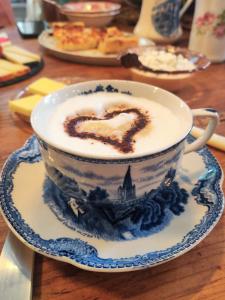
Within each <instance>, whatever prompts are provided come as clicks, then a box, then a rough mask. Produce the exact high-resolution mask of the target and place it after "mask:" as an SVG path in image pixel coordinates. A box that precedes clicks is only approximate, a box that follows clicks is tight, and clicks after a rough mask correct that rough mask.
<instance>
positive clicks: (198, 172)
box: [0, 137, 224, 272]
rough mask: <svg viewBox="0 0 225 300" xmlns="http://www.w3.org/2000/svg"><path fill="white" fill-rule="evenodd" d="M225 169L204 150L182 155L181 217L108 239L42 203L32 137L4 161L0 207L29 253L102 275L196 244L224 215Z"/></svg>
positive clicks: (40, 172) (40, 175) (37, 155)
mask: <svg viewBox="0 0 225 300" xmlns="http://www.w3.org/2000/svg"><path fill="white" fill-rule="evenodd" d="M222 177H223V175H222V170H221V168H220V166H219V164H218V162H217V161H216V159H215V158H214V156H213V155H212V154H211V152H210V151H209V150H208V149H207V148H206V147H205V148H203V149H202V150H200V151H198V152H194V153H191V154H187V155H185V156H184V158H183V161H182V164H181V168H180V171H179V172H178V175H177V177H176V181H177V182H178V184H179V186H180V187H181V188H183V189H185V190H186V191H187V192H188V200H187V203H186V204H185V205H184V210H183V212H182V214H180V215H175V214H174V215H173V217H172V218H171V219H170V220H169V222H168V223H167V224H166V226H164V227H163V228H162V229H161V230H156V231H153V232H152V233H151V234H150V235H148V236H145V237H141V238H137V239H134V240H124V241H109V240H104V239H101V238H96V237H94V236H91V235H90V234H87V233H85V232H81V231H80V230H76V228H72V227H69V226H68V224H64V222H63V219H61V218H59V217H56V215H55V214H54V209H52V208H51V207H50V206H49V203H47V202H46V201H45V199H44V196H43V195H44V193H43V184H44V181H45V170H44V164H43V162H42V160H41V156H40V152H39V148H38V144H37V140H36V138H35V137H31V138H30V139H29V140H28V141H27V143H26V144H25V145H24V146H23V147H22V148H21V149H19V150H17V151H16V152H14V153H13V154H12V155H11V156H10V157H9V158H8V160H7V161H6V163H5V165H4V167H3V171H2V178H1V185H0V206H1V211H2V214H3V217H4V219H5V220H6V222H7V224H8V226H9V227H10V229H11V230H12V231H13V232H14V233H15V234H16V235H17V237H18V238H19V239H20V240H21V241H23V242H24V243H25V244H26V245H27V246H28V247H30V248H31V249H33V250H35V251H37V252H39V253H41V254H43V255H46V256H49V257H52V258H55V259H58V260H61V261H64V262H68V263H70V264H72V265H75V266H77V267H80V268H83V269H86V270H92V271H102V272H122V271H132V270H138V269H143V268H147V267H151V266H155V265H157V264H160V263H163V262H166V261H168V260H171V259H174V258H176V257H178V256H180V255H182V254H184V253H185V252H187V251H189V250H190V249H191V248H193V247H194V246H195V245H197V244H198V243H199V242H200V241H201V240H202V239H203V238H205V237H206V236H207V235H208V234H209V232H210V231H211V230H212V229H213V227H214V226H215V225H216V223H217V222H218V220H219V219H220V216H221V214H222V212H223V207H224V200H223V193H222V189H221V185H222V180H223V178H222Z"/></svg>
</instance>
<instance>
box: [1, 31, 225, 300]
mask: <svg viewBox="0 0 225 300" xmlns="http://www.w3.org/2000/svg"><path fill="white" fill-rule="evenodd" d="M7 31H8V33H9V36H10V38H11V39H12V40H13V41H14V42H15V43H17V44H18V45H21V46H23V47H25V48H27V49H29V50H32V51H34V52H39V51H41V50H40V48H39V45H38V43H37V41H36V40H22V39H21V38H20V37H19V36H18V34H17V32H16V29H15V28H9V29H8V30H7ZM44 60H45V67H44V69H43V70H42V71H41V72H40V73H39V74H38V75H36V76H35V77H33V78H31V79H29V80H26V81H23V82H21V83H18V84H15V85H12V86H8V87H5V88H1V89H0V141H1V142H0V166H2V165H3V163H4V161H5V159H6V158H7V156H8V155H9V154H10V153H11V152H12V151H14V150H16V149H17V148H18V147H20V146H22V145H23V143H24V142H25V140H26V139H27V138H28V137H29V136H30V135H31V134H32V129H31V127H30V126H29V124H27V123H26V122H24V121H22V120H20V119H19V118H17V117H15V116H13V115H11V113H10V112H9V109H8V101H9V100H10V99H13V98H15V96H16V95H17V94H18V93H19V92H20V91H21V90H22V89H24V88H25V87H26V86H27V85H28V84H29V83H30V82H32V81H33V80H35V79H37V78H38V77H41V76H48V77H51V78H59V77H73V80H74V81H77V82H78V81H84V80H89V79H110V78H111V79H113V78H114V79H128V80H129V79H130V74H129V72H128V70H126V69H123V68H119V67H100V66H96V67H95V66H88V65H78V64H73V63H70V62H64V61H60V60H57V59H55V58H53V57H50V56H47V55H44ZM224 79H225V65H224V64H217V65H212V66H210V67H209V69H208V70H206V71H205V72H203V73H202V74H201V75H199V76H198V77H197V78H196V80H194V81H193V82H190V83H189V84H187V86H185V88H183V89H182V90H178V91H176V92H175V93H176V94H177V95H179V96H180V97H181V98H182V99H183V100H184V101H186V102H187V103H188V104H189V106H190V107H191V108H200V107H212V108H215V109H217V110H218V111H219V112H220V113H221V123H220V125H219V127H218V129H217V133H220V134H225V80H224ZM211 150H212V152H213V154H214V155H215V156H216V158H217V159H218V161H219V162H220V164H221V165H222V167H223V169H224V168H225V156H224V153H223V152H220V151H218V150H214V149H212V148H211ZM7 231H8V228H7V226H6V224H5V222H4V221H3V219H2V217H1V216H0V249H1V248H2V245H3V243H4V240H5V237H6V234H7ZM0 276H1V274H0ZM0 299H1V296H0ZM33 299H35V300H53V299H54V300H57V299H58V300H75V299H76V300H120V299H133V300H134V299H135V300H139V299H140V300H149V299H151V300H172V299H173V300H178V299H179V300H203V299H204V300H224V299H225V217H224V216H222V218H221V220H220V221H219V223H218V224H217V226H216V227H215V229H214V230H213V231H212V232H211V233H210V234H209V236H208V237H207V238H205V239H204V240H203V241H202V242H201V243H200V244H199V245H198V246H196V247H195V248H194V249H193V250H191V251H190V252H188V253H186V254H185V255H183V256H181V257H179V258H177V259H175V260H172V261H170V262H168V263H165V264H163V265H160V266H157V267H154V268H151V269H146V270H144V271H136V272H130V273H120V274H104V273H93V272H88V271H83V270H80V269H78V268H76V267H73V266H71V265H68V264H65V263H61V262H58V261H55V260H53V259H49V258H46V257H44V256H41V255H39V254H36V259H35V269H34V290H33ZM1 300H3V299H1ZM4 300H6V299H4Z"/></svg>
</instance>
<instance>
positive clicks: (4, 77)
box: [0, 65, 14, 82]
mask: <svg viewBox="0 0 225 300" xmlns="http://www.w3.org/2000/svg"><path fill="white" fill-rule="evenodd" d="M13 77H14V74H13V73H12V72H11V71H8V70H4V69H2V68H1V65H0V82H4V81H8V80H10V79H13Z"/></svg>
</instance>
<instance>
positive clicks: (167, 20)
mask: <svg viewBox="0 0 225 300" xmlns="http://www.w3.org/2000/svg"><path fill="white" fill-rule="evenodd" d="M192 1H193V0H187V1H186V2H185V4H184V6H183V7H182V8H181V3H182V0H143V1H142V7H141V13H140V17H139V20H138V22H137V25H136V26H135V29H134V33H135V34H137V35H138V36H143V37H147V38H150V39H152V40H153V41H155V42H159V43H170V42H173V41H175V40H177V39H178V38H179V37H180V36H181V34H182V29H181V26H180V18H181V17H182V15H183V14H184V12H185V11H186V10H187V8H188V7H189V6H190V4H191V3H192Z"/></svg>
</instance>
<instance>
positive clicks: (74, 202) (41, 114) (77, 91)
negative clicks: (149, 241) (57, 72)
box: [31, 80, 218, 240]
mask: <svg viewBox="0 0 225 300" xmlns="http://www.w3.org/2000/svg"><path fill="white" fill-rule="evenodd" d="M102 91H105V92H107V93H109V94H110V95H112V93H114V94H115V97H116V95H117V94H118V92H120V93H125V94H130V95H133V96H135V97H142V98H146V99H150V100H153V101H156V102H157V103H160V104H162V105H163V106H166V107H167V108H168V109H169V110H170V111H172V112H173V113H175V114H176V115H177V116H179V117H180V118H181V119H182V120H184V121H185V124H186V125H185V126H184V128H183V129H182V134H180V135H179V137H178V138H177V139H176V141H175V142H174V143H173V144H171V145H169V146H168V147H166V148H161V149H160V150H159V151H156V152H153V153H152V152H150V151H147V152H143V153H142V154H141V155H138V154H135V155H130V154H129V153H128V154H127V156H124V155H123V156H121V157H119V156H117V157H115V158H113V157H112V156H107V155H106V154H104V153H101V155H97V154H96V153H91V154H88V155H84V154H83V153H82V151H81V149H74V150H72V151H71V150H69V149H68V147H67V145H63V144H62V145H61V146H60V147H59V145H56V144H54V143H52V142H51V141H50V140H49V138H48V136H47V134H46V128H48V126H49V120H50V119H51V116H52V114H53V112H54V111H55V109H56V107H57V106H58V105H60V104H61V103H62V102H64V101H66V100H67V99H69V98H72V97H74V96H76V95H83V97H84V101H85V96H86V95H88V94H92V93H99V92H102ZM195 116H201V117H207V118H208V119H209V123H208V126H207V128H206V130H205V131H204V134H203V135H202V136H201V137H200V138H198V139H197V140H195V141H194V142H192V143H191V144H187V143H186V140H187V137H188V135H189V133H190V131H191V128H192V126H193V117H195ZM217 123H218V114H217V112H216V111H214V110H213V109H207V108H205V109H194V110H191V109H190V108H189V107H188V106H187V104H186V103H185V102H183V101H182V100H181V99H180V98H179V97H177V96H175V95H173V94H172V93H169V92H168V91H165V90H163V89H160V88H158V87H155V86H151V85H147V84H143V83H139V82H132V81H123V80H101V81H89V82H83V83H78V84H74V85H71V86H68V87H66V88H64V89H63V90H60V91H58V92H55V93H53V94H51V95H48V96H47V97H45V98H44V100H43V101H41V102H40V103H39V104H38V105H37V106H36V108H35V109H34V111H33V112H32V116H31V124H32V127H33V129H34V131H35V134H36V136H37V139H38V141H39V144H40V151H41V154H42V158H43V161H44V164H45V167H46V174H47V179H46V182H45V186H44V195H45V196H46V197H48V195H52V197H53V198H54V201H55V205H56V206H57V209H55V210H54V212H55V213H56V214H57V217H58V218H59V219H60V220H63V222H64V223H65V224H67V225H68V226H69V227H70V228H74V229H75V230H77V231H79V232H82V233H84V234H87V233H88V234H91V235H92V236H95V237H101V238H104V239H107V240H128V239H135V238H138V237H142V236H147V235H149V234H150V233H151V232H153V231H154V230H156V229H157V230H159V229H160V228H162V227H163V224H164V225H165V222H167V221H168V216H167V214H168V212H169V214H180V213H181V212H182V205H185V203H186V201H187V197H188V196H187V193H186V191H185V190H184V189H181V188H180V187H179V185H178V183H177V182H176V181H174V178H175V175H176V171H177V169H178V168H179V163H180V160H181V159H182V156H183V154H184V155H186V153H189V152H191V151H196V150H197V149H199V148H201V147H202V146H203V145H204V144H205V143H206V142H207V140H208V139H209V138H210V137H211V135H212V134H213V132H214V130H215V128H216V125H217ZM168 134H173V133H172V132H168ZM166 220H167V221H166Z"/></svg>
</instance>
